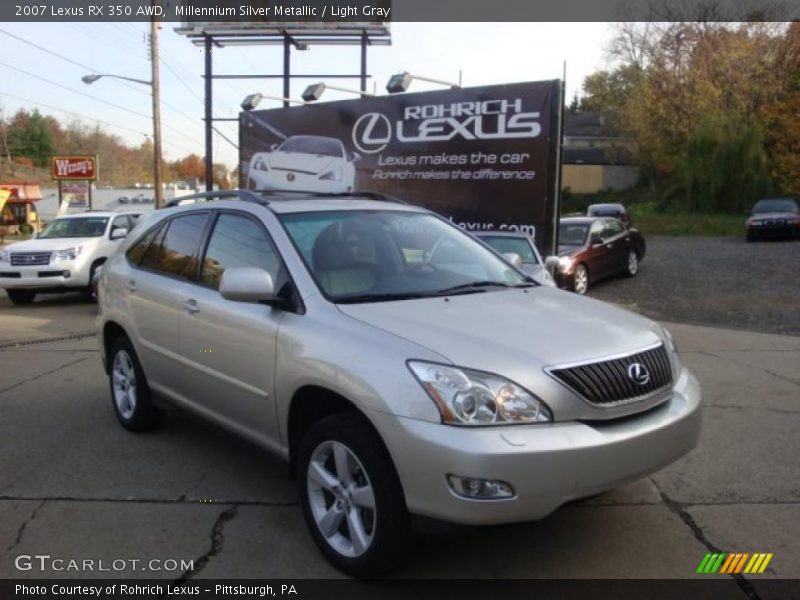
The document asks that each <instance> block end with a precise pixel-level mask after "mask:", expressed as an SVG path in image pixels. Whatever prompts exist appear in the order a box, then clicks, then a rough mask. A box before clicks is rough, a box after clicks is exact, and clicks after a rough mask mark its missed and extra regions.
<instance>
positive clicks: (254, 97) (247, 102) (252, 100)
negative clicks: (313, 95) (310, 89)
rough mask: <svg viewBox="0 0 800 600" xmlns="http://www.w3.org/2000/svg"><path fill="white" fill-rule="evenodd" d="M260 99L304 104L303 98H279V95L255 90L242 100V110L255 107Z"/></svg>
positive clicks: (249, 109)
mask: <svg viewBox="0 0 800 600" xmlns="http://www.w3.org/2000/svg"><path fill="white" fill-rule="evenodd" d="M262 100H277V101H278V102H290V103H291V104H305V102H304V101H303V100H294V99H292V98H281V97H280V96H270V95H267V94H260V93H258V92H256V93H255V94H249V95H248V96H247V97H246V98H245V99H244V100H242V110H244V111H251V110H253V109H255V107H256V106H258V105H259V104H260V103H261V101H262Z"/></svg>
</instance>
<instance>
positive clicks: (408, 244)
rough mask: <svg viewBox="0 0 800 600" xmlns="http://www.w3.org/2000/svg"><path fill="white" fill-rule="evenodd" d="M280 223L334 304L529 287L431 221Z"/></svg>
mask: <svg viewBox="0 0 800 600" xmlns="http://www.w3.org/2000/svg"><path fill="white" fill-rule="evenodd" d="M280 219H281V222H282V223H283V225H284V227H285V228H286V231H287V232H288V233H289V237H291V239H292V241H293V242H294V244H295V246H296V247H297V249H298V251H299V252H300V254H301V255H302V256H303V260H304V261H305V263H306V266H307V267H308V270H309V271H310V272H311V274H312V276H313V277H314V279H315V280H316V282H317V285H318V286H319V287H320V289H321V290H322V291H323V292H324V293H325V295H326V296H327V297H328V298H330V299H331V300H333V301H334V302H377V301H381V300H398V299H405V298H420V297H428V296H437V295H450V294H456V293H458V294H462V293H477V292H486V291H495V290H501V289H503V288H506V287H511V286H530V285H532V284H531V283H530V282H529V280H528V279H527V278H526V277H525V276H524V275H521V274H520V273H518V272H517V271H516V270H514V269H513V268H511V267H510V266H509V265H508V264H507V263H506V262H505V261H503V260H502V259H501V258H499V257H497V256H496V255H495V254H493V253H492V252H491V251H489V250H488V249H487V248H485V247H484V246H482V245H481V244H479V243H478V242H477V241H476V240H475V239H473V238H472V237H470V236H469V235H467V234H466V233H464V232H463V231H461V230H460V229H458V228H457V227H455V226H453V225H450V224H448V223H446V222H444V221H442V220H441V219H439V218H438V217H436V216H434V215H430V214H425V213H414V212H399V211H398V212H393V211H384V210H380V211H324V212H311V213H299V214H285V215H281V216H280Z"/></svg>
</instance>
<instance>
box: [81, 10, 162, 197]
mask: <svg viewBox="0 0 800 600" xmlns="http://www.w3.org/2000/svg"><path fill="white" fill-rule="evenodd" d="M151 23H152V25H151V33H150V36H151V37H150V40H151V42H150V43H151V48H150V52H151V58H152V60H151V63H152V77H153V78H152V79H151V80H150V81H146V80H144V79H136V78H134V77H125V76H124V75H112V74H110V73H94V74H92V75H84V76H83V77H81V81H83V83H85V84H86V85H91V84H93V83H94V82H95V81H97V80H98V79H100V78H101V77H111V78H112V79H123V80H125V81H132V82H134V83H141V84H142V85H149V86H150V89H151V90H152V96H153V179H154V180H155V181H154V187H155V193H156V197H155V207H156V208H162V207H163V206H164V189H163V187H162V183H161V89H160V85H159V70H158V38H157V37H156V36H157V35H158V27H157V26H156V23H155V21H152V22H151Z"/></svg>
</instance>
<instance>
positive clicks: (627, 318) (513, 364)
mask: <svg viewBox="0 0 800 600" xmlns="http://www.w3.org/2000/svg"><path fill="white" fill-rule="evenodd" d="M338 308H339V310H340V311H341V312H343V313H344V314H346V315H348V316H349V317H351V318H353V319H357V320H358V321H361V322H363V323H367V324H369V325H371V326H373V327H378V328H380V329H382V330H384V331H386V332H389V333H392V334H394V335H396V336H398V337H401V338H403V339H406V340H408V341H410V342H412V343H414V344H417V345H419V346H423V347H425V348H427V349H429V350H431V351H433V352H435V353H436V354H438V355H440V356H442V357H443V358H445V359H447V360H449V361H451V362H452V363H453V364H454V365H457V366H460V367H465V368H471V369H476V370H480V371H485V372H489V373H495V374H498V375H501V376H502V377H506V378H508V379H510V380H511V381H514V382H516V383H518V384H520V385H522V386H523V387H525V388H526V389H528V390H530V391H532V392H533V393H535V394H537V395H538V396H539V397H541V398H542V399H543V400H544V401H545V402H546V403H547V404H548V405H549V406H550V407H551V409H553V411H554V414H555V415H556V420H570V419H593V418H599V419H604V418H611V416H612V414H613V415H614V416H621V415H622V414H623V413H622V412H619V411H618V412H616V413H612V412H610V411H608V410H607V409H602V408H597V407H592V406H590V405H589V404H588V403H587V402H585V401H584V400H583V399H581V398H579V397H578V396H577V395H575V394H574V393H572V392H571V391H569V390H567V389H566V388H565V387H564V386H563V385H562V384H560V383H559V382H557V381H556V380H555V379H553V378H552V377H550V376H549V375H547V374H546V372H545V371H544V369H545V367H550V366H555V365H563V364H567V363H574V362H590V361H595V360H600V359H603V358H608V357H611V356H615V355H621V354H626V353H633V352H636V351H638V350H641V349H644V348H646V347H649V346H653V345H654V344H657V343H659V342H663V340H662V338H661V336H662V335H663V334H662V331H663V330H662V329H661V327H660V326H659V325H658V324H656V323H654V322H652V321H650V320H648V319H645V318H644V317H641V316H639V315H636V314H634V313H631V312H628V311H625V310H623V309H621V308H617V307H615V306H613V305H611V304H607V303H605V302H600V301H598V300H593V299H591V298H586V297H583V296H578V295H576V294H572V293H569V292H565V291H562V290H558V289H556V288H551V287H546V286H539V287H534V288H527V290H524V289H512V290H503V291H497V292H485V293H477V294H468V295H461V296H450V297H448V298H424V299H419V300H406V301H396V302H378V303H365V304H344V305H341V304H340V305H338ZM408 358H409V359H413V358H415V357H414V356H409V357H408ZM623 410H624V411H625V413H624V414H632V413H634V412H638V410H642V409H641V408H637V406H636V405H635V404H634V405H630V406H628V407H625V408H621V409H620V411H623Z"/></svg>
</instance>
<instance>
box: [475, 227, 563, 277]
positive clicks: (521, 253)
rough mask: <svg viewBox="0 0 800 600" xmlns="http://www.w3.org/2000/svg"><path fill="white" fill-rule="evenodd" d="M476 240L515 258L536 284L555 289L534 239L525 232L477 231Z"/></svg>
mask: <svg viewBox="0 0 800 600" xmlns="http://www.w3.org/2000/svg"><path fill="white" fill-rule="evenodd" d="M472 235H474V236H475V237H476V238H478V239H479V240H481V241H482V242H483V243H485V244H487V245H488V246H489V247H491V248H493V249H494V250H496V251H497V252H499V253H500V254H503V255H504V256H506V257H509V256H512V255H513V256H514V259H515V260H518V261H519V266H520V269H522V271H523V272H524V273H525V274H527V275H529V276H530V277H532V278H533V280H534V281H536V283H541V284H542V285H549V286H551V287H555V285H556V282H555V281H554V280H553V277H552V276H551V275H550V272H549V271H548V270H547V266H546V265H545V262H544V260H542V255H541V254H539V250H538V249H537V248H536V244H534V243H533V239H532V238H531V236H529V235H528V234H527V233H525V232H524V231H495V230H488V231H475V232H472Z"/></svg>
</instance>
